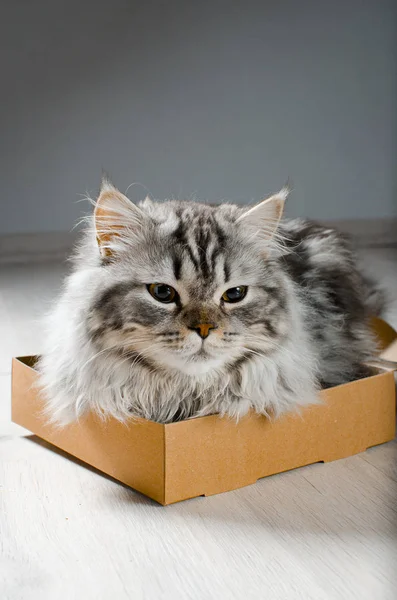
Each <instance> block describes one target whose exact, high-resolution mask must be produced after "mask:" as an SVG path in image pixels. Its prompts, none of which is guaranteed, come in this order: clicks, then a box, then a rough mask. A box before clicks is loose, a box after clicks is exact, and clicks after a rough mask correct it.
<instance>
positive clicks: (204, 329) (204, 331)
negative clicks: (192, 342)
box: [189, 323, 218, 340]
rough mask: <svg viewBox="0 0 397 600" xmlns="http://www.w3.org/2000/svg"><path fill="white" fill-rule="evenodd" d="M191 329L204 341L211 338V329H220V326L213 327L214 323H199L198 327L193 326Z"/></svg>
mask: <svg viewBox="0 0 397 600" xmlns="http://www.w3.org/2000/svg"><path fill="white" fill-rule="evenodd" d="M189 329H192V330H193V331H195V332H196V333H197V334H198V335H199V336H200V337H201V338H203V340H205V338H206V337H208V336H209V334H210V331H211V329H218V325H212V323H198V324H197V325H191V326H190V327H189Z"/></svg>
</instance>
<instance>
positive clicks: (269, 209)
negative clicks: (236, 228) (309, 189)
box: [237, 187, 289, 240]
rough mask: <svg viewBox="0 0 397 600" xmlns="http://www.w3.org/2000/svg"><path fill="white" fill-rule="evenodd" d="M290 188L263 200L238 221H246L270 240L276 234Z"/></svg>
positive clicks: (265, 238) (285, 188)
mask: <svg viewBox="0 0 397 600" xmlns="http://www.w3.org/2000/svg"><path fill="white" fill-rule="evenodd" d="M288 194H289V188H288V187H284V188H282V189H281V190H280V191H279V192H277V194H273V196H270V198H266V200H262V202H259V204H257V205H256V206H253V207H252V208H250V209H249V210H247V212H245V213H244V214H242V215H241V216H240V217H239V218H238V219H237V222H241V223H244V224H246V225H248V226H250V227H252V228H254V229H257V230H258V231H260V234H261V238H262V239H264V240H270V239H271V238H272V237H273V235H274V234H275V232H276V230H277V227H278V224H279V221H280V219H281V217H282V215H283V211H284V205H285V201H286V199H287V198H288Z"/></svg>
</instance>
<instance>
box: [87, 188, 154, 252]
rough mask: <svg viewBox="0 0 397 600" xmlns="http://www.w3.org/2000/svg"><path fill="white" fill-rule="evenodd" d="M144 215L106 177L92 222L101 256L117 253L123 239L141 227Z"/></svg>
mask: <svg viewBox="0 0 397 600" xmlns="http://www.w3.org/2000/svg"><path fill="white" fill-rule="evenodd" d="M144 220H145V215H144V213H143V212H142V211H141V209H140V208H139V207H138V206H136V205H135V204H133V203H132V202H131V201H130V200H129V199H128V198H127V196H124V194H122V193H121V192H120V191H119V190H118V189H117V188H115V187H114V186H113V184H112V183H110V181H109V180H108V179H106V178H104V179H103V180H102V185H101V190H100V193H99V196H98V200H97V201H96V203H95V211H94V223H95V233H96V239H97V242H98V247H99V251H100V253H101V255H102V256H103V257H110V256H112V255H113V254H115V253H117V249H118V247H120V243H121V242H122V241H123V239H125V238H127V237H136V236H138V235H139V233H140V231H141V230H142V229H143V224H144Z"/></svg>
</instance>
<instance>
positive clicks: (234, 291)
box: [222, 285, 248, 303]
mask: <svg viewBox="0 0 397 600" xmlns="http://www.w3.org/2000/svg"><path fill="white" fill-rule="evenodd" d="M247 290H248V288H247V286H246V285H239V286H238V287H234V288H230V289H228V290H226V292H225V293H224V294H223V295H222V300H223V301H224V302H232V303H233V302H240V300H242V299H243V298H245V296H246V295H247Z"/></svg>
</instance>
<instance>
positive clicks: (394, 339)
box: [371, 317, 397, 371]
mask: <svg viewBox="0 0 397 600" xmlns="http://www.w3.org/2000/svg"><path fill="white" fill-rule="evenodd" d="M372 327H373V329H374V331H375V334H376V336H377V338H378V344H379V349H380V353H379V356H378V358H377V359H375V360H374V361H373V362H372V361H371V364H374V365H376V366H379V367H381V368H382V369H385V370H387V371H395V370H397V332H396V331H395V330H394V329H393V327H391V325H389V324H388V323H386V322H385V321H383V319H379V318H378V317H374V318H373V319H372Z"/></svg>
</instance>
